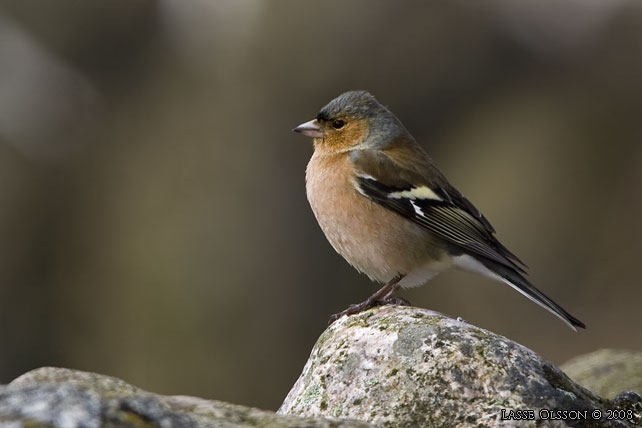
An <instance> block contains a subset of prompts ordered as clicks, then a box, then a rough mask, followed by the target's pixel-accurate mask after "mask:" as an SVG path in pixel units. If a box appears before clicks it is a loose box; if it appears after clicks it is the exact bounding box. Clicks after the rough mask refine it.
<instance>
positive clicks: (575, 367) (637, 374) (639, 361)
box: [560, 349, 642, 398]
mask: <svg viewBox="0 0 642 428" xmlns="http://www.w3.org/2000/svg"><path fill="white" fill-rule="evenodd" d="M560 368H561V369H562V370H564V371H565V372H566V374H568V375H569V376H570V377H571V378H572V379H573V380H574V381H575V382H577V383H579V384H580V385H582V386H583V387H585V388H588V389H590V390H591V391H593V392H595V393H596V394H599V395H601V396H602V397H606V398H612V397H615V396H616V395H617V394H619V393H620V392H621V391H635V392H637V393H638V394H642V352H635V351H626V350H621V349H600V350H598V351H595V352H591V353H589V354H584V355H580V356H578V357H575V358H573V359H571V360H569V361H567V362H566V363H564V364H562V366H561V367H560Z"/></svg>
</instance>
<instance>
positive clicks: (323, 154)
mask: <svg viewBox="0 0 642 428" xmlns="http://www.w3.org/2000/svg"><path fill="white" fill-rule="evenodd" d="M293 131H294V132H297V133H300V134H302V135H304V136H306V137H310V138H312V139H313V146H314V152H313V155H312V157H311V158H310V161H309V163H308V165H307V168H306V173H305V181H306V194H307V198H308V202H309V203H310V206H311V208H312V211H313V213H314V216H315V217H316V220H317V222H318V223H319V226H320V227H321V229H322V231H323V232H324V234H325V236H326V238H327V240H328V241H329V242H330V244H331V245H332V247H333V248H334V249H335V250H336V251H337V252H338V253H339V254H340V255H341V256H343V258H344V259H345V260H346V261H347V262H348V263H349V264H350V265H352V266H353V267H354V268H356V269H357V270H358V271H359V272H361V273H364V274H365V275H367V276H368V277H369V278H370V279H371V280H372V281H375V282H379V283H383V284H384V285H383V287H381V288H380V289H379V290H377V291H376V292H375V293H374V294H372V295H371V296H370V297H369V298H368V299H366V300H364V301H363V302H361V303H358V304H353V305H350V306H348V308H346V309H345V310H344V311H341V312H339V313H337V314H334V315H332V316H331V317H330V323H331V322H333V321H335V320H337V319H339V318H340V317H342V316H346V315H353V314H356V313H359V312H361V311H363V310H366V309H369V308H371V307H374V306H378V305H385V304H408V302H407V301H406V300H404V299H402V298H399V297H396V296H395V293H396V292H397V291H398V290H399V289H400V288H410V287H416V286H420V285H423V284H424V283H426V282H428V281H429V280H430V279H432V278H433V277H434V276H435V275H437V274H438V273H440V272H442V271H444V270H446V269H449V268H459V269H463V270H466V271H472V272H474V273H478V274H481V275H483V276H486V277H490V278H492V279H494V280H498V281H500V282H504V283H506V284H508V285H509V286H511V287H512V288H514V289H515V290H517V291H518V292H520V293H521V294H523V295H524V296H526V297H527V298H528V299H530V300H531V301H533V302H535V303H537V304H538V305H540V306H542V307H543V308H544V309H547V310H548V311H550V312H551V313H552V314H554V315H555V316H557V317H558V318H560V319H561V320H562V321H563V322H564V323H566V324H567V325H568V326H569V327H570V328H572V329H573V330H576V327H579V328H586V326H585V324H584V323H583V322H582V321H580V320H578V319H577V318H575V317H573V316H572V315H571V314H569V313H568V312H567V311H566V310H565V309H564V308H562V307H561V306H560V305H558V304H557V303H555V302H554V301H553V300H552V299H551V298H549V297H548V296H547V295H545V294H544V293H543V292H542V291H540V290H539V289H537V288H536V287H535V286H534V285H533V284H531V283H530V282H529V281H528V279H526V274H527V273H526V269H527V266H526V265H525V264H524V263H523V262H522V261H521V260H520V259H519V258H518V257H517V256H516V255H515V254H513V253H512V252H511V251H510V250H509V249H508V248H506V247H505V246H504V245H503V244H502V243H501V242H499V240H498V239H497V238H496V236H495V229H494V228H493V226H492V225H491V224H490V222H489V221H488V219H487V218H486V217H485V216H484V215H483V214H482V213H481V212H480V211H479V210H478V209H477V208H476V207H475V206H474V205H473V204H472V203H471V202H470V201H469V200H468V199H467V198H466V197H464V196H463V195H462V194H461V193H460V192H459V191H458V190H457V189H456V188H455V187H454V186H452V185H451V184H450V183H449V182H448V180H447V179H446V177H445V175H444V174H443V173H442V172H441V171H440V170H439V168H438V167H437V166H436V165H435V163H434V162H433V160H432V159H431V158H430V156H429V155H428V154H427V153H426V152H425V151H424V149H423V148H422V147H421V146H420V145H419V144H418V143H417V141H416V140H415V139H414V138H413V136H412V135H411V134H410V132H409V131H408V130H407V129H406V128H405V127H404V125H403V124H402V123H401V121H400V120H399V119H398V118H397V117H396V116H395V115H394V114H393V113H392V112H391V111H390V110H389V109H388V108H386V107H385V106H384V105H382V104H381V103H380V102H379V101H378V100H377V99H376V98H375V97H374V96H373V95H371V94H370V93H369V92H367V91H349V92H345V93H343V94H341V95H339V96H338V97H336V98H334V99H333V100H331V101H330V102H329V103H328V104H326V105H325V106H324V107H323V108H321V110H320V111H319V113H318V114H317V116H316V118H314V119H312V120H310V121H308V122H305V123H302V124H301V125H299V126H297V127H295V128H294V129H293Z"/></svg>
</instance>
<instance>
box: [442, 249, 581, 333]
mask: <svg viewBox="0 0 642 428" xmlns="http://www.w3.org/2000/svg"><path fill="white" fill-rule="evenodd" d="M454 262H455V264H456V265H457V266H459V267H460V268H462V269H465V270H469V271H473V272H478V273H481V274H482V275H485V276H488V277H490V278H493V279H497V280H500V281H503V282H505V283H506V284H508V285H510V286H511V287H513V288H514V289H515V290H517V291H519V292H520V293H522V294H523V295H524V296H526V297H528V298H529V299H530V300H532V301H533V302H535V303H537V304H538V305H540V306H541V307H543V308H544V309H546V310H547V311H550V312H551V313H552V314H553V315H555V316H556V317H558V318H559V319H561V320H562V321H564V323H566V325H568V326H569V327H571V328H572V329H573V330H577V329H576V328H575V327H580V328H586V326H585V325H584V323H583V322H582V321H580V320H578V319H577V318H575V317H574V316H573V315H571V314H569V313H568V312H566V310H565V309H564V308H562V307H561V306H560V305H558V304H557V303H555V302H554V301H553V299H551V298H550V297H548V296H547V295H546V294H544V293H542V292H541V291H539V290H538V289H537V288H535V286H534V285H533V284H531V283H530V282H528V280H527V279H526V278H524V275H522V274H521V273H520V272H518V271H517V270H516V269H513V268H511V267H509V266H507V265H505V264H501V263H497V262H495V261H493V260H490V259H487V258H485V257H479V256H475V257H473V256H471V255H468V254H462V255H460V256H457V257H455V259H454Z"/></svg>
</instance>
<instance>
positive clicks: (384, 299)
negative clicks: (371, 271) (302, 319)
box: [328, 275, 410, 324]
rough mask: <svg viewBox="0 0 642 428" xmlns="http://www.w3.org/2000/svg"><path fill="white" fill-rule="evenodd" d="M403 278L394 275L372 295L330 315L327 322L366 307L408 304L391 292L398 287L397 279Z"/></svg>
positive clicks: (363, 309)
mask: <svg viewBox="0 0 642 428" xmlns="http://www.w3.org/2000/svg"><path fill="white" fill-rule="evenodd" d="M401 278H403V276H402V275H397V276H396V277H394V278H393V279H392V280H391V281H390V282H389V283H388V284H386V285H385V286H383V287H382V288H381V289H380V290H379V291H377V292H376V293H375V294H373V295H372V296H370V297H368V298H367V299H366V300H365V301H363V302H361V303H355V304H353V305H350V306H348V307H347V308H346V309H344V310H343V311H341V312H339V313H337V314H334V315H331V316H330V319H329V320H328V324H332V323H333V322H335V321H336V320H338V319H339V318H341V317H342V316H344V315H347V316H350V315H354V314H358V313H359V312H362V311H365V310H366V309H370V308H374V307H375V306H383V305H399V306H410V302H409V301H407V300H406V299H402V298H401V297H394V296H393V294H394V293H395V292H396V291H397V290H398V289H399V281H400V280H401Z"/></svg>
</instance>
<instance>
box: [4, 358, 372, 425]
mask: <svg viewBox="0 0 642 428" xmlns="http://www.w3.org/2000/svg"><path fill="white" fill-rule="evenodd" d="M0 426H1V427H3V428H4V427H7V428H21V427H29V428H35V427H55V428H76V427H82V428H99V427H112V428H115V427H132V428H134V427H162V428H174V427H180V428H182V427H186V428H192V427H194V428H201V427H208V428H209V427H211V428H253V427H260V428H277V427H278V428H281V427H285V428H287V427H290V428H372V425H369V424H366V423H364V422H358V421H345V420H329V419H325V418H301V417H292V416H282V415H276V414H274V413H273V412H268V411H263V410H258V409H254V408H250V407H244V406H239V405H235V404H229V403H224V402H221V401H210V400H204V399H201V398H196V397H187V396H163V395H158V394H152V393H149V392H146V391H143V390H141V389H139V388H136V387H135V386H132V385H129V384H127V383H126V382H124V381H122V380H120V379H116V378H112V377H109V376H103V375H98V374H94V373H86V372H80V371H75V370H69V369H62V368H54V367H44V368H41V369H37V370H34V371H31V372H28V373H26V374H24V375H22V376H20V377H19V378H17V379H16V380H14V381H13V382H11V383H10V384H9V385H6V386H2V387H0Z"/></svg>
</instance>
